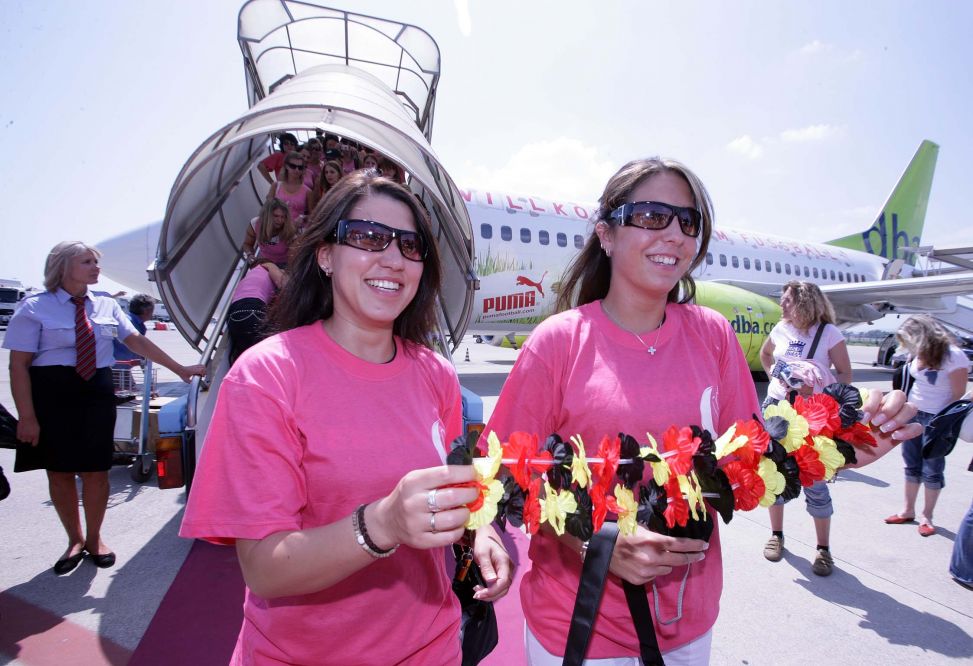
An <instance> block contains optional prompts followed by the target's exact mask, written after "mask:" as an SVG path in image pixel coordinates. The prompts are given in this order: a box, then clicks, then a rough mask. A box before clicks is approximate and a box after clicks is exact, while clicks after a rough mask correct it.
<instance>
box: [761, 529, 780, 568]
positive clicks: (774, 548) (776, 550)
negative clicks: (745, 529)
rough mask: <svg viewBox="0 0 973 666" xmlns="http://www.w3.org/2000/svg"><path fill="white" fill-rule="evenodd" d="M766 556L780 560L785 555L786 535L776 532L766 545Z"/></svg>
mask: <svg viewBox="0 0 973 666" xmlns="http://www.w3.org/2000/svg"><path fill="white" fill-rule="evenodd" d="M764 557H766V558H767V559H768V560H770V561H771V562H780V560H781V558H782V557H784V537H782V536H780V537H779V536H777V535H776V534H774V535H773V536H771V537H770V539H769V540H768V541H767V543H766V544H765V545H764Z"/></svg>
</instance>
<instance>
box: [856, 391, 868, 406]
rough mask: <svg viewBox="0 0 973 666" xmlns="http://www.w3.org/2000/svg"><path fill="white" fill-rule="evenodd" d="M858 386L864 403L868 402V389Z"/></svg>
mask: <svg viewBox="0 0 973 666" xmlns="http://www.w3.org/2000/svg"><path fill="white" fill-rule="evenodd" d="M857 388H858V394H859V395H860V396H861V397H862V404H863V405H864V404H865V403H866V402H868V389H867V388H861V387H857Z"/></svg>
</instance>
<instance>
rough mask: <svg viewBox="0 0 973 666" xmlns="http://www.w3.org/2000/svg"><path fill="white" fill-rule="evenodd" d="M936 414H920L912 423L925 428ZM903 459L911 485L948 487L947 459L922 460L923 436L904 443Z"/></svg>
mask: <svg viewBox="0 0 973 666" xmlns="http://www.w3.org/2000/svg"><path fill="white" fill-rule="evenodd" d="M934 416H935V414H930V413H929V412H918V413H916V416H915V418H914V419H912V421H910V423H921V424H922V427H923V428H925V427H926V426H928V425H929V422H930V421H932V419H933V417H934ZM902 459H903V460H904V461H905V480H906V481H908V482H909V483H923V484H925V486H926V488H930V489H936V488H945V487H946V477H945V476H944V474H943V473H944V472H945V470H946V458H945V457H942V458H929V459H927V460H923V458H922V435H919V436H918V437H913V438H912V439H909V440H906V441H904V442H902Z"/></svg>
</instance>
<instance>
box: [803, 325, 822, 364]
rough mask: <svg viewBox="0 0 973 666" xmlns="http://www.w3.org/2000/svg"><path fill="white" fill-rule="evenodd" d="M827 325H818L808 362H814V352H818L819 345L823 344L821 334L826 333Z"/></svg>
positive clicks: (808, 353)
mask: <svg viewBox="0 0 973 666" xmlns="http://www.w3.org/2000/svg"><path fill="white" fill-rule="evenodd" d="M824 327H825V323H824V322H821V323H820V324H818V330H817V332H816V333H815V334H814V341H813V342H811V347H810V348H809V349H808V350H807V360H809V361H813V360H814V352H816V351H817V350H818V343H819V342H821V334H822V333H824Z"/></svg>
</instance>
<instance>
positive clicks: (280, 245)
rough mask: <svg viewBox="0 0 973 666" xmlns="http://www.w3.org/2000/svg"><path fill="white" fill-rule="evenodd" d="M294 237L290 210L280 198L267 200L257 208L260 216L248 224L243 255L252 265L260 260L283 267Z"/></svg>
mask: <svg viewBox="0 0 973 666" xmlns="http://www.w3.org/2000/svg"><path fill="white" fill-rule="evenodd" d="M296 237H297V228H296V227H295V226H294V223H293V222H292V221H291V214H290V208H289V207H288V206H287V204H285V203H284V202H283V201H281V200H280V199H270V200H268V201H267V202H266V203H264V205H263V207H262V208H261V209H260V215H258V216H257V217H255V218H253V219H252V220H250V224H248V225H247V236H246V238H245V239H244V241H243V256H244V258H245V259H247V262H248V263H249V264H251V265H253V264H254V260H255V259H256V258H260V259H265V260H267V261H271V262H273V263H274V264H276V265H277V266H278V267H279V268H286V267H287V255H288V253H289V252H290V246H291V243H292V242H293V241H294V239H295V238H296Z"/></svg>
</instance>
